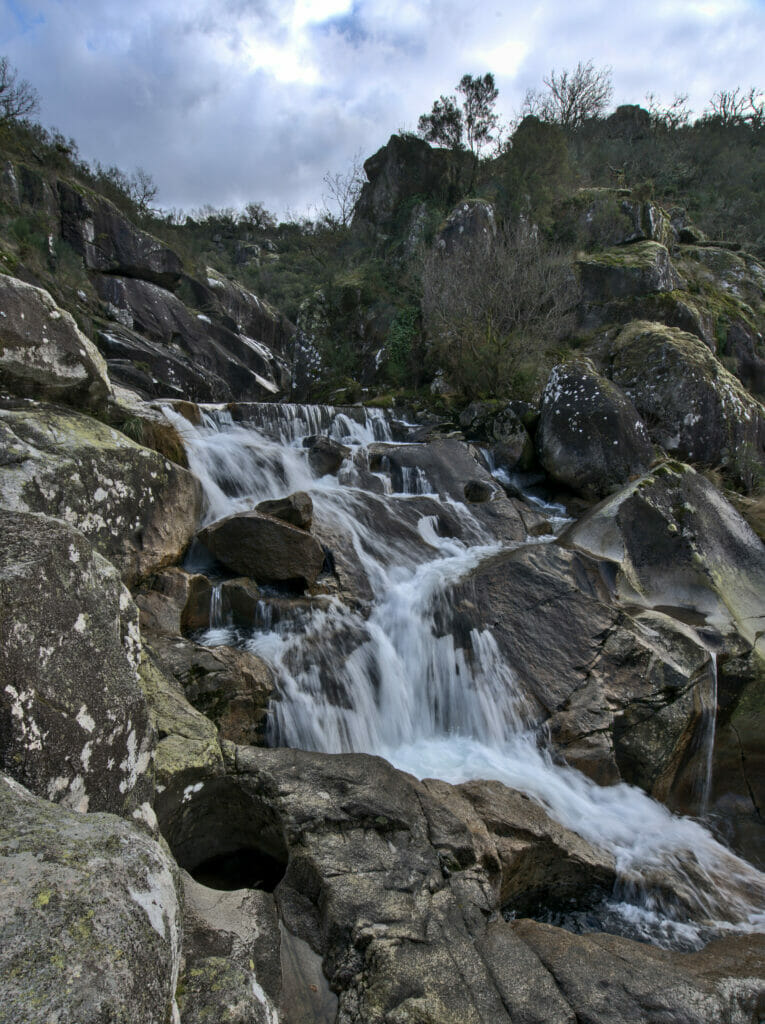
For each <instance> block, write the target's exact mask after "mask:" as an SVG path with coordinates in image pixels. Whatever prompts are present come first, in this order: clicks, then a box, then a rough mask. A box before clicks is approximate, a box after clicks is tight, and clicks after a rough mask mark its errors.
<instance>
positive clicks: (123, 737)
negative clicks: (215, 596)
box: [0, 512, 155, 814]
mask: <svg viewBox="0 0 765 1024" xmlns="http://www.w3.org/2000/svg"><path fill="white" fill-rule="evenodd" d="M0 638H1V642H0V679H1V680H2V688H1V690H0V764H1V765H2V768H3V770H4V771H6V772H8V773H10V774H11V775H13V776H14V778H16V779H18V780H19V781H20V782H22V783H23V784H24V785H26V786H28V787H29V788H30V789H32V790H33V791H34V792H35V793H37V794H38V795H40V796H44V797H47V798H48V799H50V800H55V801H58V802H60V803H63V804H65V805H67V806H68V807H71V808H73V809H74V810H78V811H87V810H91V811H104V810H108V811H113V812H116V813H120V814H125V813H130V812H132V811H133V810H137V809H138V808H139V807H140V805H142V804H145V803H146V802H147V801H151V798H152V793H153V783H152V779H151V773H150V768H151V759H152V756H153V751H154V746H155V734H154V730H153V728H152V725H151V723H150V720H149V715H148V709H147V705H146V701H145V697H144V694H143V691H142V688H141V685H140V681H139V677H138V664H139V657H140V635H139V631H138V614H137V610H136V608H135V605H134V604H133V602H132V601H131V599H130V595H129V593H128V592H127V590H126V589H125V587H124V586H123V585H122V583H121V582H120V578H119V574H118V572H117V570H116V569H115V568H114V567H113V566H112V565H110V564H109V563H108V562H107V561H106V560H105V559H104V558H102V557H101V556H100V555H99V554H98V553H97V552H95V551H93V549H92V548H91V545H90V544H89V543H88V541H87V540H86V539H85V537H84V536H83V535H82V533H80V532H79V531H78V530H76V529H74V528H73V527H71V526H68V525H67V524H65V523H63V522H60V521H59V520H56V519H49V518H47V517H45V516H41V515H32V514H27V513H13V512H0Z"/></svg>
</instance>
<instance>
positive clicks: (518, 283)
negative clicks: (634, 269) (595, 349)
mask: <svg viewBox="0 0 765 1024" xmlns="http://www.w3.org/2000/svg"><path fill="white" fill-rule="evenodd" d="M578 297H579V288H578V284H577V280H576V277H575V275H574V272H573V270H572V268H571V265H570V260H569V259H568V257H567V256H566V254H565V253H564V252H563V251H562V250H560V249H558V248H555V247H553V246H550V245H548V244H547V243H546V242H545V240H544V239H543V238H542V237H541V235H540V233H539V231H538V230H537V229H536V228H535V227H534V226H533V225H530V224H528V223H524V222H521V223H519V224H517V225H515V226H505V227H503V228H500V230H499V231H498V232H497V234H496V236H495V237H494V238H492V239H487V238H485V237H482V238H480V239H476V240H475V241H473V242H466V243H464V244H463V245H461V246H459V247H457V248H456V249H455V250H454V251H452V252H449V253H447V252H444V251H443V250H441V249H439V248H435V249H434V250H433V251H431V253H430V254H429V256H428V257H427V259H426V261H425V266H424V270H423V318H424V324H425V329H426V333H427V336H428V341H429V345H430V350H431V353H432V355H433V357H434V359H435V361H436V363H437V364H438V366H439V367H440V368H442V369H443V370H444V372H445V373H446V375H447V377H448V379H449V381H450V383H451V384H452V385H453V386H454V387H455V388H456V389H457V390H458V391H459V392H461V393H462V394H464V395H465V396H467V397H470V398H473V397H480V396H492V395H504V394H507V393H508V392H509V391H510V390H511V389H512V388H513V385H514V381H515V380H516V378H517V376H518V373H519V372H520V370H521V368H522V367H525V368H526V369H528V366H529V364H531V365H532V366H533V365H541V363H542V362H543V361H544V356H545V354H546V353H547V352H549V350H550V349H551V348H554V347H556V346H557V345H558V344H559V343H560V341H561V339H562V338H563V337H564V336H565V335H566V334H567V333H569V332H570V331H571V329H572V327H573V322H574V310H575V307H576V304H577V301H578Z"/></svg>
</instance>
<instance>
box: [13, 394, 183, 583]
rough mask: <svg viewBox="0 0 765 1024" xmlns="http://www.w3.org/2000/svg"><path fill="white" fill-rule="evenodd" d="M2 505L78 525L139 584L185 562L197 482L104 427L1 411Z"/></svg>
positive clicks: (67, 415)
mask: <svg viewBox="0 0 765 1024" xmlns="http://www.w3.org/2000/svg"><path fill="white" fill-rule="evenodd" d="M0 450H2V452H3V459H2V463H1V464H0V505H2V507H4V508H6V509H9V510H12V511H18V512H44V513H45V514H46V515H51V516H57V517H59V518H60V519H63V520H65V521H66V522H68V523H69V524H70V525H72V526H76V527H77V528H78V529H79V530H81V531H82V532H83V533H84V534H85V535H86V536H87V537H88V539H89V540H90V541H91V543H92V544H93V546H94V547H95V548H96V550H98V551H99V552H100V553H101V554H102V555H104V556H105V557H106V558H108V559H109V560H110V561H112V562H114V564H115V565H116V566H117V567H118V568H119V570H120V572H121V574H122V578H123V580H124V581H125V582H126V583H128V584H132V583H134V582H136V581H137V580H139V579H141V578H142V577H144V576H147V575H149V574H150V573H152V572H155V571H156V570H157V569H159V568H161V567H162V566H164V565H168V564H170V563H171V562H174V561H176V560H177V559H179V558H180V556H181V554H182V553H183V551H184V549H185V548H186V546H187V544H188V543H189V541H190V539H191V537H192V536H193V535H194V531H195V529H196V525H197V521H198V515H199V510H200V506H201V490H200V487H199V483H198V482H197V480H196V479H195V478H194V477H193V476H192V475H191V474H190V473H189V472H187V471H186V470H184V469H181V468H180V466H177V465H176V464H175V463H172V462H170V461H168V460H167V459H164V458H162V456H160V455H158V454H157V453H156V452H153V451H150V450H149V449H148V448H143V447H142V446H141V445H138V444H136V443H135V442H134V441H131V440H130V439H129V438H128V437H126V436H125V435H124V434H123V433H120V432H119V431H117V430H114V429H112V428H111V427H107V426H105V425H104V424H103V423H101V422H100V421H99V420H96V419H93V418H91V417H89V416H84V415H82V414H81V413H77V412H74V411H73V410H69V409H64V408H63V407H57V406H42V405H34V406H30V405H26V404H25V405H19V406H17V407H12V408H6V409H0Z"/></svg>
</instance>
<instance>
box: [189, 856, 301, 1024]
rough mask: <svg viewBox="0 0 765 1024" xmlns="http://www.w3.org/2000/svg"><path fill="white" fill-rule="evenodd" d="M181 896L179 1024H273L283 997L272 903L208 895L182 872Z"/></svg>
mask: <svg viewBox="0 0 765 1024" xmlns="http://www.w3.org/2000/svg"><path fill="white" fill-rule="evenodd" d="M183 892H184V928H183V944H184V946H183V969H182V972H181V977H180V997H179V1009H180V1011H181V1020H182V1021H183V1024H208V1022H210V1021H216V1022H219V1024H274V1022H275V1021H276V1020H277V1019H278V1018H277V1007H278V1006H279V1004H280V1002H281V994H282V993H281V988H282V973H281V964H280V957H279V953H280V936H279V921H278V917H277V914H276V906H275V903H274V897H273V896H272V895H271V894H270V893H266V892H260V891H258V890H256V889H238V890H235V891H233V892H221V891H220V890H218V889H210V888H207V887H206V886H204V885H200V884H199V883H198V882H195V881H194V879H193V878H192V877H191V876H190V875H189V874H187V873H186V872H183ZM288 1019H289V1018H288ZM296 1024H297V1022H296Z"/></svg>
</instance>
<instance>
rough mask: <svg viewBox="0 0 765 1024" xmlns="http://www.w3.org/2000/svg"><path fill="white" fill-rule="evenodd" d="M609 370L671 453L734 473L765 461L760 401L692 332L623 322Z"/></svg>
mask: <svg viewBox="0 0 765 1024" xmlns="http://www.w3.org/2000/svg"><path fill="white" fill-rule="evenodd" d="M611 375H612V377H613V379H614V382H615V383H616V384H618V385H619V386H620V387H621V388H623V389H624V390H625V391H626V392H627V394H628V395H629V396H630V398H631V399H632V401H633V402H634V403H635V406H636V408H637V410H638V412H639V413H640V415H641V416H642V417H643V419H644V420H645V421H646V423H647V424H649V433H650V435H651V437H652V439H653V440H654V441H655V442H656V443H658V444H660V445H661V446H662V447H663V448H665V449H666V450H667V451H668V452H670V453H671V454H674V455H677V456H678V458H680V459H682V460H684V461H686V462H695V463H698V464H700V465H703V466H718V465H720V464H722V465H724V466H727V467H728V468H729V471H730V472H731V474H732V475H733V476H736V475H738V476H739V477H742V478H743V472H744V468H745V467H744V462H745V461H746V459H749V460H750V461H751V462H752V463H753V464H754V465H758V464H759V465H761V466H765V412H764V411H763V408H762V406H761V405H760V404H759V403H758V402H756V401H755V400H754V399H753V398H752V397H751V395H749V394H747V392H746V390H745V389H744V388H743V387H742V386H741V384H740V383H739V381H738V380H736V378H735V377H734V376H733V375H732V374H731V373H729V372H728V371H727V370H726V369H725V368H724V367H723V366H722V365H721V364H720V363H719V362H718V361H717V359H715V357H714V356H713V355H712V353H711V352H710V351H709V349H708V348H707V347H706V345H704V343H703V342H702V341H700V340H699V339H698V338H696V337H694V336H693V335H690V334H686V333H684V332H683V331H679V330H677V329H675V328H671V327H665V326H664V325H662V324H653V323H646V322H642V321H638V322H637V323H634V324H630V326H629V327H626V328H625V329H624V330H623V331H622V332H621V333H620V334H619V336H618V337H617V339H616V341H615V342H614V345H613V349H612V366H611ZM740 482H743V480H742V481H740Z"/></svg>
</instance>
